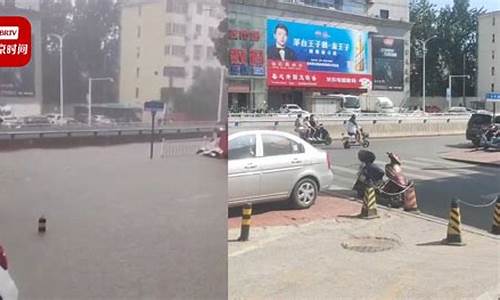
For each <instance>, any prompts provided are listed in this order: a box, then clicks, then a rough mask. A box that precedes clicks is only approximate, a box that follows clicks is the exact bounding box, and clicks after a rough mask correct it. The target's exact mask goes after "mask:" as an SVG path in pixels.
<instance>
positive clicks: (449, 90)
mask: <svg viewBox="0 0 500 300" xmlns="http://www.w3.org/2000/svg"><path fill="white" fill-rule="evenodd" d="M454 77H461V78H467V79H470V76H469V75H449V76H448V91H447V93H446V96H448V93H449V95H450V96H449V97H448V108H450V107H451V79H452V78H454ZM464 82H465V80H464ZM464 98H465V89H464ZM464 106H465V102H464Z"/></svg>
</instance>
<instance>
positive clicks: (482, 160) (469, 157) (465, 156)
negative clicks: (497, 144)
mask: <svg viewBox="0 0 500 300" xmlns="http://www.w3.org/2000/svg"><path fill="white" fill-rule="evenodd" d="M441 157H442V158H444V159H447V160H454V161H460V162H465V163H473V164H480V165H489V166H494V167H500V151H496V152H495V151H483V150H476V149H461V150H455V151H452V152H448V153H445V154H442V155H441Z"/></svg>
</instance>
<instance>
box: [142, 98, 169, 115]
mask: <svg viewBox="0 0 500 300" xmlns="http://www.w3.org/2000/svg"><path fill="white" fill-rule="evenodd" d="M164 109H165V103H164V102H161V101H155V100H153V101H146V102H144V111H150V112H159V111H163V110H164Z"/></svg>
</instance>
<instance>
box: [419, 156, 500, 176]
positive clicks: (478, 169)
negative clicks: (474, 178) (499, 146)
mask: <svg viewBox="0 0 500 300" xmlns="http://www.w3.org/2000/svg"><path fill="white" fill-rule="evenodd" d="M413 159H415V160H419V161H424V162H429V163H432V164H438V165H441V166H443V165H444V166H450V167H456V168H471V167H473V168H474V170H466V171H468V172H477V173H474V174H487V175H490V176H495V175H496V174H494V173H492V172H491V171H493V172H494V171H495V169H494V168H493V167H485V166H478V165H475V164H467V163H459V162H452V161H448V160H444V159H442V160H437V159H429V158H425V157H415V158H413ZM462 170H463V169H462Z"/></svg>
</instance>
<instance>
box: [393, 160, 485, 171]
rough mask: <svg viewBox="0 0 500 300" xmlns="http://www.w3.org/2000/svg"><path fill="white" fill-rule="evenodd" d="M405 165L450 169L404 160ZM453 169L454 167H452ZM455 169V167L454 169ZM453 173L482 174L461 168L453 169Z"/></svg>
mask: <svg viewBox="0 0 500 300" xmlns="http://www.w3.org/2000/svg"><path fill="white" fill-rule="evenodd" d="M404 163H405V165H406V164H409V165H417V166H422V167H424V168H440V167H442V168H450V166H437V165H435V164H431V163H423V162H417V161H413V160H405V161H404ZM453 167H455V166H453ZM457 167H458V166H457ZM403 168H404V167H403ZM455 168H456V167H455ZM422 171H438V172H439V171H440V170H434V169H430V170H427V169H422ZM453 171H455V172H457V173H460V174H464V175H477V174H482V172H480V171H472V170H466V169H462V167H460V169H458V170H457V169H454V170H453Z"/></svg>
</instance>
